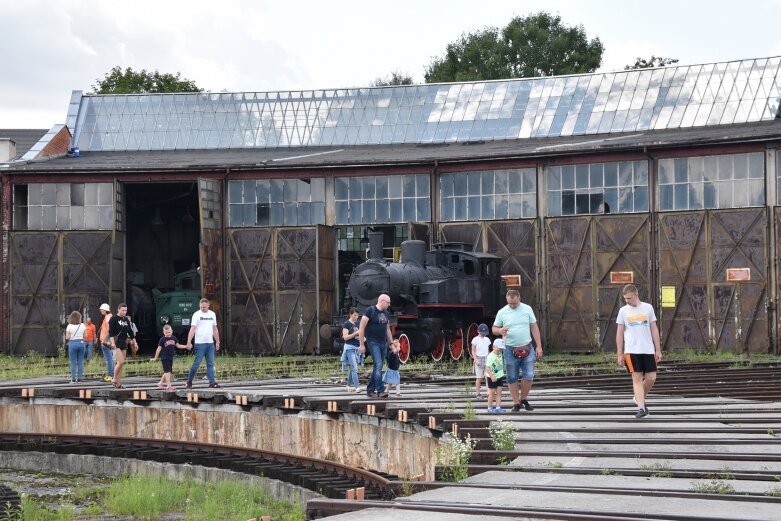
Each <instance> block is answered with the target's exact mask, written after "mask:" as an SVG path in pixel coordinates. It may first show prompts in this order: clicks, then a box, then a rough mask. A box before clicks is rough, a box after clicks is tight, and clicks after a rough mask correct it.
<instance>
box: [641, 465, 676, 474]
mask: <svg viewBox="0 0 781 521" xmlns="http://www.w3.org/2000/svg"><path fill="white" fill-rule="evenodd" d="M640 468H641V469H643V470H647V471H651V477H654V478H670V477H672V475H673V473H672V470H673V469H672V467H671V466H670V464H669V463H667V462H659V463H653V464H651V465H640Z"/></svg>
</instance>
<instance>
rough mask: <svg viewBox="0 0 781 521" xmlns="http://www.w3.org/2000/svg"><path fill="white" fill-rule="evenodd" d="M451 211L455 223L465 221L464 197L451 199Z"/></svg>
mask: <svg viewBox="0 0 781 521" xmlns="http://www.w3.org/2000/svg"><path fill="white" fill-rule="evenodd" d="M453 211H454V214H455V220H456V221H466V197H455V198H454V199H453Z"/></svg>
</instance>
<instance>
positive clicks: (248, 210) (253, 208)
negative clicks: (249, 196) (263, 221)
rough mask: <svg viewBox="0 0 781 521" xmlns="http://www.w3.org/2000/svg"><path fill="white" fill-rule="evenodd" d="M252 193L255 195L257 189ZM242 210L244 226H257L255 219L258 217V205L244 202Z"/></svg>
mask: <svg viewBox="0 0 781 521" xmlns="http://www.w3.org/2000/svg"><path fill="white" fill-rule="evenodd" d="M245 188H246V186H245ZM252 193H253V195H254V193H255V191H254V190H253V191H252ZM241 210H242V211H241V213H242V214H243V217H242V220H243V221H244V226H255V219H256V218H257V214H258V207H257V205H256V204H251V203H247V204H242V205H241Z"/></svg>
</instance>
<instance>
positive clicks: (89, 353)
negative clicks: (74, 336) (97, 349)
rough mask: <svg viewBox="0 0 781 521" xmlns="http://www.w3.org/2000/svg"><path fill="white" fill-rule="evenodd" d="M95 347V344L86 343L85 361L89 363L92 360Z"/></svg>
mask: <svg viewBox="0 0 781 521" xmlns="http://www.w3.org/2000/svg"><path fill="white" fill-rule="evenodd" d="M94 345H95V342H84V360H86V361H87V362H89V361H90V360H92V346H94Z"/></svg>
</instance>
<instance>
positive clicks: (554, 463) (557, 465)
mask: <svg viewBox="0 0 781 521" xmlns="http://www.w3.org/2000/svg"><path fill="white" fill-rule="evenodd" d="M543 465H545V466H546V467H551V468H554V469H560V468H562V467H563V466H564V463H562V462H560V461H546V462H545V463H543Z"/></svg>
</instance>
